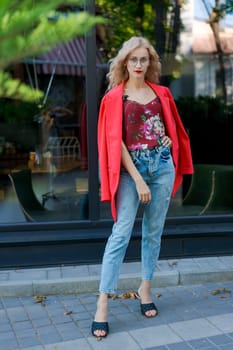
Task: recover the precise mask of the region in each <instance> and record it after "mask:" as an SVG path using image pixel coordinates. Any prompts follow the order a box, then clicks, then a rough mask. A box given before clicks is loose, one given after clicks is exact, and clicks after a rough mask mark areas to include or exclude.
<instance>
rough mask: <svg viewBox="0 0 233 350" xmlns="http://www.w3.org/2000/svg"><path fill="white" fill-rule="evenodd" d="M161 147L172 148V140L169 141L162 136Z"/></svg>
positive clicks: (166, 137) (168, 138)
mask: <svg viewBox="0 0 233 350" xmlns="http://www.w3.org/2000/svg"><path fill="white" fill-rule="evenodd" d="M162 145H163V146H164V147H171V146H172V140H171V139H170V137H168V136H164V137H163V138H162Z"/></svg>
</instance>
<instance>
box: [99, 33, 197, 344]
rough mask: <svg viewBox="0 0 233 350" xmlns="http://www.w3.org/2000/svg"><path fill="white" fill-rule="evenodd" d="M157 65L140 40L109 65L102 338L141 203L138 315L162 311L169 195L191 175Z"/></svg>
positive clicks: (103, 122)
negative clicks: (109, 220) (155, 289)
mask: <svg viewBox="0 0 233 350" xmlns="http://www.w3.org/2000/svg"><path fill="white" fill-rule="evenodd" d="M159 74H160V63H159V57H158V55H157V53H156V51H155V49H154V48H153V46H152V45H151V44H150V43H149V42H148V41H147V40H146V39H145V38H143V37H132V38H131V39H129V40H128V41H126V42H125V43H124V44H123V46H122V48H121V49H120V51H119V53H118V54H117V56H116V57H115V59H113V60H112V62H111V65H110V71H109V74H108V78H109V87H108V92H107V93H106V95H105V96H104V97H103V99H102V101H101V106H100V111H99V124H98V147H99V164H100V178H101V200H102V201H110V202H111V210H112V216H113V219H114V225H113V228H112V234H111V236H110V237H109V239H108V242H107V245H106V248H105V252H104V256H103V262H102V272H101V280H100V287H99V292H100V295H99V298H98V302H97V310H96V314H95V318H94V321H93V323H92V334H93V335H94V336H96V337H105V336H106V335H107V334H108V332H109V325H108V322H107V312H108V294H113V293H114V292H115V289H116V288H117V281H118V276H119V269H120V266H121V263H122V261H123V259H124V256H125V252H126V248H127V246H128V243H129V239H130V236H131V232H132V228H133V225H134V221H135V217H136V213H137V210H138V207H139V204H140V203H142V204H143V205H144V214H143V220H142V272H141V273H142V281H141V284H140V286H139V289H138V294H139V296H140V307H141V312H142V314H143V315H144V316H146V317H155V316H156V315H157V313H158V310H157V308H156V306H155V304H154V303H153V302H152V300H151V295H150V288H151V280H152V278H153V274H154V270H155V267H156V263H157V259H158V257H159V252H160V241H161V235H162V231H163V227H164V222H165V218H166V214H167V210H168V206H169V202H170V198H171V195H172V194H173V195H174V194H175V193H176V191H177V189H178V187H179V186H180V185H181V183H182V175H183V174H191V173H192V172H193V165H192V157H191V150H190V144H189V139H188V136H187V134H186V132H185V130H184V127H183V125H182V122H181V120H180V117H179V114H178V112H177V109H176V106H175V103H174V100H173V98H172V96H171V93H170V92H169V90H168V88H166V87H163V86H159V85H158V80H159Z"/></svg>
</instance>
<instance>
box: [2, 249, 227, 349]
mask: <svg viewBox="0 0 233 350" xmlns="http://www.w3.org/2000/svg"><path fill="white" fill-rule="evenodd" d="M139 271H140V263H125V264H123V267H122V271H121V276H120V281H119V290H118V294H117V296H118V298H116V299H115V300H113V299H110V300H109V301H110V312H109V319H108V321H109V324H110V333H109V336H108V337H107V338H106V339H103V340H101V341H98V340H97V339H95V338H94V337H93V336H92V335H91V332H90V324H91V321H92V319H93V315H94V312H95V308H96V300H97V297H96V292H97V288H98V278H99V272H100V266H99V265H95V266H93V265H90V266H87V265H85V266H70V267H69V266H67V267H66V266H64V267H59V268H58V267H53V268H41V269H22V270H20V269H18V270H0V349H1V350H22V349H23V350H108V349H111V350H119V349H121V348H124V349H125V350H139V349H140V350H190V349H193V350H194V349H195V350H216V349H218V350H232V349H233V296H232V293H233V257H232V256H227V257H213V258H198V259H182V260H160V261H159V266H158V270H157V271H156V274H155V276H156V278H155V284H154V285H153V289H152V295H153V299H154V302H155V303H156V305H157V307H158V309H159V315H158V316H157V317H156V318H153V319H147V318H145V317H144V316H142V315H141V313H140V307H139V300H137V299H130V298H125V299H124V298H123V297H122V294H123V293H125V292H126V291H130V290H135V291H136V290H137V286H138V282H139Z"/></svg>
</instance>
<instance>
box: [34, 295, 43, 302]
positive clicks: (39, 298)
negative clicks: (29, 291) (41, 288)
mask: <svg viewBox="0 0 233 350" xmlns="http://www.w3.org/2000/svg"><path fill="white" fill-rule="evenodd" d="M34 298H35V303H36V304H39V303H44V301H45V300H46V297H45V296H44V295H36V296H35V297H34Z"/></svg>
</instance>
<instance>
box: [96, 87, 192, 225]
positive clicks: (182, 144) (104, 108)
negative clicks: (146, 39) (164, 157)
mask: <svg viewBox="0 0 233 350" xmlns="http://www.w3.org/2000/svg"><path fill="white" fill-rule="evenodd" d="M124 84H125V83H121V84H120V85H118V86H116V87H114V88H113V89H112V90H110V91H109V92H108V93H107V94H106V95H105V96H104V97H103V99H102V101H101V105H100V110H99V121H98V151H99V167H100V182H101V200H102V201H110V202H111V211H112V216H113V219H114V221H116V220H117V213H116V203H115V196H116V192H117V188H118V184H119V177H120V167H121V142H122V119H123V101H122V96H123V94H124ZM147 84H148V85H149V86H150V87H151V88H152V89H153V90H154V92H155V93H156V95H157V96H158V97H159V99H160V101H161V105H162V111H163V120H164V124H165V128H166V134H167V135H168V136H169V137H170V138H171V140H172V158H173V163H174V166H175V181H174V187H173V191H172V195H173V196H174V195H175V193H176V191H177V189H178V188H179V186H180V185H181V184H182V180H183V174H192V173H193V163H192V155H191V149H190V143H189V138H188V135H187V133H186V131H185V129H184V127H183V124H182V121H181V119H180V116H179V113H178V111H177V108H176V105H175V102H174V99H173V97H172V95H171V93H170V91H169V89H168V88H166V87H164V86H160V85H156V84H152V83H150V82H147Z"/></svg>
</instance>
